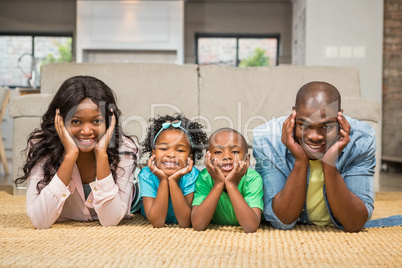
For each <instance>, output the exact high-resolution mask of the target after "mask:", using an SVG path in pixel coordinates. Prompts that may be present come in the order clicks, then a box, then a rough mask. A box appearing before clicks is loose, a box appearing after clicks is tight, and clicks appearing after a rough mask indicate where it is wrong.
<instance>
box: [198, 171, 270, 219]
mask: <svg viewBox="0 0 402 268" xmlns="http://www.w3.org/2000/svg"><path fill="white" fill-rule="evenodd" d="M213 186H214V180H213V179H212V177H211V176H210V175H209V173H208V171H207V169H203V170H202V171H201V172H200V174H199V175H198V178H197V181H196V182H195V192H194V199H193V206H199V205H201V203H202V202H203V201H204V199H205V198H206V197H207V195H208V194H209V192H210V191H211V189H212V187H213ZM237 188H238V189H239V191H240V193H241V195H242V196H243V198H244V200H245V201H246V203H247V204H248V205H249V206H250V207H251V208H259V209H261V211H262V210H263V208H264V202H263V199H262V194H263V191H262V178H261V176H260V174H259V173H257V171H255V170H253V169H250V168H249V169H248V170H247V173H246V175H244V177H243V178H241V180H240V183H239V185H238V186H237ZM212 222H213V223H215V224H222V225H239V221H238V220H237V218H236V214H235V212H234V209H233V206H232V202H231V201H230V198H229V194H228V193H227V192H225V191H223V192H222V194H221V197H220V198H219V201H218V204H217V205H216V209H215V213H214V216H213V217H212Z"/></svg>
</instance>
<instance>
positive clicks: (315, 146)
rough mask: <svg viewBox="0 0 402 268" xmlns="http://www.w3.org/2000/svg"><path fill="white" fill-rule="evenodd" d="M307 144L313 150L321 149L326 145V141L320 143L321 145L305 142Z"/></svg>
mask: <svg viewBox="0 0 402 268" xmlns="http://www.w3.org/2000/svg"><path fill="white" fill-rule="evenodd" d="M305 145H306V146H307V147H308V148H309V149H311V150H313V151H320V150H321V149H322V148H324V147H325V143H324V144H320V145H314V144H308V143H305Z"/></svg>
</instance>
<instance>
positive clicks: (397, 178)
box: [0, 159, 402, 193]
mask: <svg viewBox="0 0 402 268" xmlns="http://www.w3.org/2000/svg"><path fill="white" fill-rule="evenodd" d="M0 170H1V172H0V190H3V191H7V192H10V193H12V191H13V188H12V175H11V174H9V175H5V174H4V169H3V167H2V166H0ZM8 170H9V171H10V172H11V171H12V163H11V159H10V160H8ZM380 192H402V173H400V172H399V173H396V172H395V171H388V172H381V173H380Z"/></svg>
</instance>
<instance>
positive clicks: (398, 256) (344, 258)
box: [0, 192, 402, 267]
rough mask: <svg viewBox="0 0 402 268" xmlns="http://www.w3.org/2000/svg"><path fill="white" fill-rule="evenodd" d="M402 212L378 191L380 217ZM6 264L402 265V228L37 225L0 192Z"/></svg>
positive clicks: (401, 195)
mask: <svg viewBox="0 0 402 268" xmlns="http://www.w3.org/2000/svg"><path fill="white" fill-rule="evenodd" d="M396 214H402V192H382V193H378V194H377V195H376V201H375V210H374V215H373V218H379V217H387V216H392V215H396ZM0 266H1V267H340V266H341V267H402V227H400V226H398V227H386V228H370V229H364V230H363V231H361V232H359V233H345V232H343V231H340V230H337V229H335V228H332V227H317V226H303V225H298V226H296V228H295V229H294V230H291V231H279V230H275V229H274V228H272V227H271V226H270V225H261V227H260V229H259V230H258V231H257V232H256V233H254V234H245V233H244V232H243V231H242V229H241V228H240V227H230V226H218V225H212V224H211V225H210V226H209V228H208V229H207V230H206V231H204V232H197V231H194V230H193V229H191V228H188V229H181V228H179V227H178V226H177V225H166V227H165V228H161V229H155V228H153V227H152V226H151V225H150V224H149V223H148V222H147V221H146V220H145V219H144V218H143V217H142V216H140V215H134V217H133V219H126V220H123V221H122V222H121V223H120V224H119V225H118V226H116V227H109V228H105V227H102V226H101V225H100V224H99V222H73V221H69V222H63V223H55V224H54V225H53V226H52V227H51V228H49V229H47V230H36V229H35V228H34V227H33V226H32V223H31V222H30V220H29V218H28V217H27V215H26V212H25V196H13V195H10V194H8V193H6V192H0Z"/></svg>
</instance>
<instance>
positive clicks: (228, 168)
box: [220, 164, 233, 172]
mask: <svg viewBox="0 0 402 268" xmlns="http://www.w3.org/2000/svg"><path fill="white" fill-rule="evenodd" d="M220 169H221V170H223V171H226V172H230V171H232V169H233V164H225V165H221V166H220Z"/></svg>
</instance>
